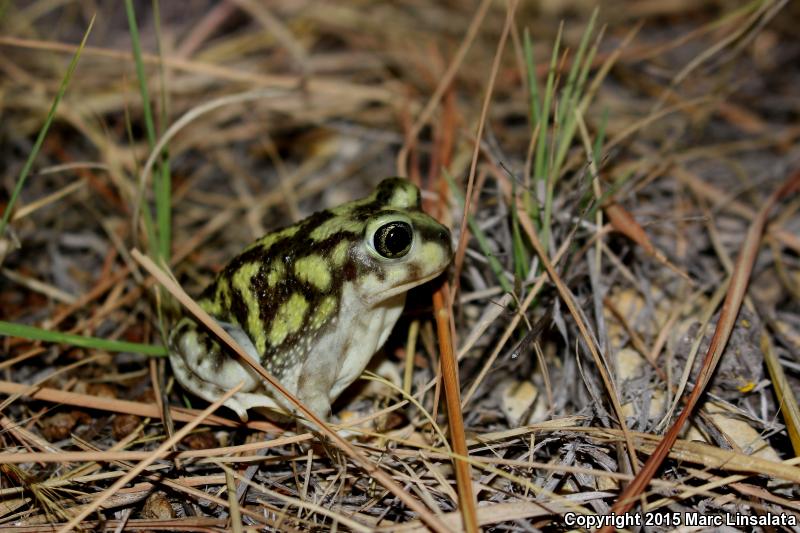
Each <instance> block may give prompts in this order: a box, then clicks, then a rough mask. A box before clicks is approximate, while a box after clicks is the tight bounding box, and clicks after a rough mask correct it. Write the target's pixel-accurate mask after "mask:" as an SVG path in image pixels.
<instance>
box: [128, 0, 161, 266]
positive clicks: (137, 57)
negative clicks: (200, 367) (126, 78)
mask: <svg viewBox="0 0 800 533" xmlns="http://www.w3.org/2000/svg"><path fill="white" fill-rule="evenodd" d="M125 12H126V14H127V17H128V28H129V30H130V34H131V47H132V48H133V58H134V64H135V65H136V77H137V78H138V81H139V92H140V94H141V97H142V110H143V112H144V125H145V133H146V134H147V144H148V145H149V146H150V149H151V150H152V149H153V147H154V146H155V145H156V140H157V139H156V128H155V122H154V121H153V109H152V106H151V104H150V93H149V91H148V89H147V77H146V75H145V71H144V60H143V59H142V46H141V41H140V40H139V27H138V26H137V24H136V12H135V11H134V8H133V2H132V0H125ZM154 182H155V183H154V184H153V187H154V191H155V198H156V224H157V227H158V235H157V238H156V239H153V237H154V236H153V235H151V236H150V237H151V242H154V243H156V247H157V253H158V256H159V257H160V258H161V259H163V260H164V261H169V255H170V249H171V235H172V227H171V218H172V216H171V212H170V208H171V198H170V196H171V188H172V184H171V178H170V173H169V159H168V158H167V155H166V153H165V154H163V156H162V159H161V160H160V161H159V168H158V171H157V172H156V173H155V179H154ZM143 209H144V206H143Z"/></svg>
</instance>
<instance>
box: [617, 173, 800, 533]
mask: <svg viewBox="0 0 800 533" xmlns="http://www.w3.org/2000/svg"><path fill="white" fill-rule="evenodd" d="M798 188H800V173H794V174H792V175H791V176H789V177H788V178H787V179H786V181H784V183H783V184H782V185H781V186H780V187H779V188H778V189H776V190H775V191H774V192H773V193H772V194H771V195H770V197H769V198H768V199H767V201H766V202H765V203H764V205H763V207H762V208H761V210H760V211H759V212H758V215H757V216H756V217H755V219H754V220H753V222H752V223H751V225H750V228H749V230H748V231H747V236H746V237H745V240H744V244H743V245H742V249H741V251H740V253H739V257H738V258H737V260H736V266H735V267H734V270H733V275H732V276H731V283H730V286H729V288H728V294H727V295H726V297H725V301H724V302H723V304H722V311H721V312H720V317H719V321H718V322H717V327H716V329H715V330H714V336H713V337H712V338H711V343H710V345H709V347H708V352H706V356H705V358H704V359H703V366H702V367H701V370H700V374H699V375H698V377H697V383H696V384H695V387H694V389H692V392H691V393H690V394H689V397H688V398H687V399H686V405H685V406H684V408H683V410H682V411H681V413H680V415H678V418H677V420H675V423H674V424H673V425H672V427H670V429H669V431H667V433H666V435H664V438H663V439H662V440H661V442H660V443H659V445H658V447H657V448H656V449H655V450H654V451H653V453H652V454H651V455H650V457H649V458H648V459H647V462H646V463H645V464H644V466H643V467H642V470H641V472H639V474H638V475H637V476H636V477H635V478H634V480H633V481H632V482H631V484H630V485H628V486H627V487H626V488H625V490H624V491H623V492H622V494H620V496H619V498H618V499H617V501H616V503H615V504H614V506H613V507H612V508H611V510H612V512H615V513H618V514H622V513H625V512H627V511H628V510H629V509H630V508H631V507H632V506H633V504H634V502H635V501H636V499H637V498H638V497H639V495H640V494H641V493H642V492H643V491H644V489H645V487H646V486H647V484H648V483H649V482H650V480H651V479H652V478H653V476H654V475H655V473H656V470H658V468H659V467H660V466H661V463H662V462H663V461H664V459H665V458H666V456H667V454H668V453H669V451H670V449H671V448H672V445H673V444H674V443H675V440H676V439H677V438H678V434H679V433H680V431H681V429H682V428H683V425H684V424H685V423H686V421H687V420H688V419H689V416H690V415H691V414H692V411H693V410H694V407H695V406H696V405H697V401H698V400H699V399H700V396H701V394H702V393H703V391H704V390H705V388H706V385H708V381H709V380H710V379H711V375H712V374H713V372H714V369H715V368H716V367H717V363H718V362H719V359H720V357H721V356H722V353H723V351H724V349H725V346H726V344H727V342H728V338H729V337H730V334H731V331H732V330H733V326H734V324H735V322H736V317H737V315H738V314H739V309H740V308H741V305H742V302H743V300H744V296H745V293H746V290H747V284H748V282H749V280H750V273H751V272H752V269H753V263H754V262H755V259H756V255H757V253H758V248H759V245H760V244H761V235H762V233H763V232H764V227H765V226H766V224H767V219H768V217H769V213H770V211H771V210H772V207H773V206H774V205H775V203H776V202H777V201H778V200H779V199H780V198H782V197H784V196H786V195H788V194H790V193H792V192H795V191H797V190H798ZM601 531H602V532H604V533H609V532H610V531H611V528H610V527H604V528H603V529H602V530H601Z"/></svg>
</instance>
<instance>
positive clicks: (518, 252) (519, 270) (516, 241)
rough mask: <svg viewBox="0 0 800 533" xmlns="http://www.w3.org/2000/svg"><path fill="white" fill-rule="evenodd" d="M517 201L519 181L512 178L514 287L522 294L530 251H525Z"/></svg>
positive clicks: (526, 276)
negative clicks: (516, 206) (516, 207)
mask: <svg viewBox="0 0 800 533" xmlns="http://www.w3.org/2000/svg"><path fill="white" fill-rule="evenodd" d="M516 199H517V181H516V180H515V179H513V177H512V178H511V239H512V241H511V242H512V246H513V248H512V252H513V258H514V281H515V283H514V286H515V287H516V289H517V293H520V292H521V285H522V282H523V281H525V280H526V279H528V272H529V268H528V267H529V266H530V255H529V254H528V250H526V249H525V243H524V242H523V240H522V231H521V230H520V228H519V214H518V213H517V210H516V209H515V208H514V205H515V203H516V201H517V200H516Z"/></svg>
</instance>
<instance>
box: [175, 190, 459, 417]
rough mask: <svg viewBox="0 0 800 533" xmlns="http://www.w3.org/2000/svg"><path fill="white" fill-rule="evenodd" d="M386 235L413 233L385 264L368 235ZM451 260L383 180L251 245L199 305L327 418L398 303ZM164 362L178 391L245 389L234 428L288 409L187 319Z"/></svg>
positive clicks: (233, 403) (209, 395)
mask: <svg viewBox="0 0 800 533" xmlns="http://www.w3.org/2000/svg"><path fill="white" fill-rule="evenodd" d="M396 224H401V225H403V224H405V225H406V226H404V227H409V228H412V229H411V232H410V235H411V244H410V248H409V249H408V252H407V253H404V254H403V255H402V256H400V257H385V256H383V255H382V253H381V252H379V251H378V248H380V246H379V244H378V243H376V240H375V239H378V240H380V239H379V238H378V237H375V236H376V235H382V234H383V233H381V228H384V229H385V228H386V227H387V225H389V226H392V225H396ZM400 233H401V235H408V233H405V234H404V233H403V232H400ZM401 240H402V239H401ZM394 242H395V243H396V241H394ZM451 257H452V249H451V242H450V233H449V231H448V230H447V228H445V227H444V226H442V225H441V224H439V223H438V222H436V221H435V220H434V219H433V218H431V217H430V216H428V215H426V214H425V213H424V212H422V210H421V207H420V195H419V190H418V189H417V188H416V187H415V186H414V185H413V184H412V183H410V182H409V181H407V180H404V179H401V178H389V179H386V180H384V181H382V182H381V183H380V184H379V185H378V187H377V188H376V189H375V191H374V192H373V193H372V194H371V195H370V196H368V197H366V198H363V199H361V200H356V201H354V202H350V203H347V204H343V205H341V206H338V207H335V208H333V209H328V210H325V211H320V212H318V213H315V214H313V215H311V216H310V217H308V218H306V219H305V220H302V221H300V222H298V223H297V224H294V225H292V226H288V227H286V228H283V229H281V230H278V231H276V232H273V233H270V234H267V235H265V236H264V237H262V238H260V239H258V240H257V241H255V242H254V243H253V244H251V245H250V246H248V247H247V248H246V249H245V250H244V251H243V252H242V253H241V254H239V255H238V256H236V257H235V258H233V259H232V260H231V261H230V263H228V264H227V265H226V266H225V267H224V268H223V270H222V271H221V272H220V273H219V274H218V276H217V278H216V279H215V280H214V282H213V283H211V285H209V286H208V287H207V288H206V289H205V290H204V291H203V293H202V295H201V296H200V299H199V301H198V302H199V304H200V306H201V307H203V309H205V310H206V311H207V312H208V313H209V314H210V315H212V316H213V317H214V318H215V319H217V320H218V321H219V322H220V323H221V324H222V325H223V326H224V327H225V328H226V329H227V330H228V332H229V333H231V334H232V336H233V337H234V338H235V339H236V340H237V341H238V342H239V343H240V344H242V345H243V347H244V348H245V349H246V351H247V352H248V353H249V354H250V355H251V357H253V359H254V360H256V361H258V362H259V363H260V364H262V365H263V366H264V368H266V370H267V371H268V372H270V373H271V374H272V375H273V376H275V377H276V378H277V379H278V380H279V381H280V382H281V383H282V384H283V385H284V386H286V387H287V388H288V389H289V390H290V391H291V392H292V393H293V394H295V395H296V396H298V398H299V399H300V400H301V401H303V402H305V403H306V404H307V405H309V407H311V408H312V410H313V411H315V413H316V414H318V415H320V416H322V417H326V416H327V415H328V414H329V411H330V404H331V402H332V401H333V400H334V399H335V398H336V397H337V396H338V395H339V394H340V393H341V392H342V391H343V390H344V388H346V387H347V385H349V384H350V383H351V382H352V381H353V380H355V379H356V378H357V377H358V376H359V375H360V373H361V372H362V371H363V369H364V367H365V366H366V364H367V363H368V361H369V358H370V357H371V356H372V354H373V353H374V352H375V351H376V350H377V349H378V348H380V346H381V345H382V344H383V342H384V341H385V340H386V337H388V334H389V332H390V331H391V329H392V327H393V326H394V323H395V322H396V321H397V318H398V317H399V315H400V312H401V311H402V307H403V304H404V302H405V294H406V292H407V291H408V290H409V289H410V288H412V287H415V286H417V285H420V284H422V283H424V282H425V281H427V280H429V279H432V278H433V277H435V276H437V275H438V274H439V273H441V272H442V271H443V270H444V269H445V268H446V267H447V265H448V264H449V262H450V259H451ZM170 359H171V361H172V365H173V370H174V372H175V375H176V377H177V379H178V381H179V382H180V383H181V384H182V385H183V386H184V387H185V388H186V389H188V390H189V391H191V392H193V393H195V394H197V395H198V396H200V397H202V398H204V399H206V400H208V401H213V400H214V399H216V398H217V397H219V396H220V395H221V394H222V393H223V392H224V391H225V390H227V389H229V388H231V387H232V386H234V385H235V384H236V383H238V382H239V381H242V380H244V381H245V388H244V389H243V392H240V393H237V394H236V395H235V396H234V397H233V398H232V399H231V400H229V401H228V402H226V404H225V405H227V406H228V407H230V408H231V409H233V410H234V411H236V412H237V413H238V414H239V416H240V417H241V418H242V419H243V420H246V419H247V409H249V408H251V407H267V408H273V409H276V408H277V409H280V408H284V409H287V408H288V407H287V405H286V404H285V403H284V401H283V399H282V398H280V397H278V396H279V395H278V394H277V393H276V392H275V391H272V390H270V388H269V387H268V386H267V385H266V384H264V383H262V382H261V380H260V379H259V378H258V377H257V375H256V374H255V373H254V372H253V371H252V370H251V369H249V368H246V367H245V366H242V364H240V362H239V361H238V360H237V359H236V357H235V356H234V355H232V354H230V353H229V352H228V351H227V350H222V349H220V346H219V344H218V343H217V341H216V339H215V338H214V337H213V336H211V335H210V334H209V333H208V332H206V331H205V329H204V328H201V327H200V326H198V325H197V323H196V322H195V321H194V320H193V319H191V318H189V317H183V318H182V319H181V320H180V321H179V322H178V323H177V324H176V326H175V328H174V329H173V331H172V332H171V335H170Z"/></svg>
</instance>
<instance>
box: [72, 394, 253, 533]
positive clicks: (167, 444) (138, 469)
mask: <svg viewBox="0 0 800 533" xmlns="http://www.w3.org/2000/svg"><path fill="white" fill-rule="evenodd" d="M241 388H242V383H240V384H238V385H237V386H235V387H234V388H232V389H231V390H229V391H227V392H226V393H225V394H223V395H222V396H220V397H219V399H217V401H216V402H214V403H212V404H211V405H209V406H208V407H206V408H205V409H204V410H203V412H202V413H200V414H199V415H197V416H196V417H195V419H194V420H192V421H191V422H189V423H188V424H186V425H185V426H183V427H182V428H181V429H180V430H178V431H176V432H175V434H174V435H173V436H172V437H171V438H169V439H167V440H165V441H164V442H163V443H162V444H161V446H159V447H158V448H157V449H156V450H155V451H153V452H152V453H151V454H150V456H149V457H148V458H147V459H143V460H142V461H141V462H139V464H137V465H136V466H135V467H133V468H132V469H131V470H130V471H129V472H128V473H127V474H125V475H124V476H122V477H121V478H119V479H118V480H117V481H115V482H114V483H113V484H112V485H111V486H110V487H109V488H108V489H106V490H105V492H103V493H102V494H101V495H100V496H98V497H97V498H95V499H94V500H92V503H91V504H89V505H87V506H86V507H85V508H84V509H83V510H81V512H79V513H78V514H77V515H75V516H74V517H73V518H72V520H70V521H69V522H67V524H66V525H64V526H63V527H62V528H61V529H59V530H58V533H68V532H69V531H72V530H73V529H74V528H75V526H77V525H78V524H80V522H81V520H83V519H84V518H86V517H87V516H89V515H90V514H91V513H92V512H94V511H96V510H97V509H98V508H100V506H101V505H103V502H105V501H106V500H108V499H109V498H111V497H112V496H113V495H114V494H116V492H117V491H118V490H119V489H121V488H122V487H124V486H125V485H126V484H127V483H128V482H129V481H130V480H132V479H133V478H135V477H136V476H138V475H139V474H140V473H142V472H143V471H144V469H145V468H147V467H148V466H150V465H151V464H153V462H155V461H156V460H157V459H158V458H159V457H160V456H161V454H163V453H164V452H166V451H167V450H169V449H170V448H172V446H174V445H175V444H176V443H178V442H180V441H181V439H183V438H184V437H185V436H186V435H188V434H189V432H190V431H192V430H193V429H194V428H196V427H197V426H198V425H199V424H200V423H201V422H203V420H205V419H206V417H208V416H209V415H210V414H211V413H213V412H214V411H216V410H217V409H219V408H220V407H221V406H222V404H223V403H225V401H226V400H227V399H228V398H230V397H231V396H233V395H234V394H236V392H238V391H239V389H241Z"/></svg>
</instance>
